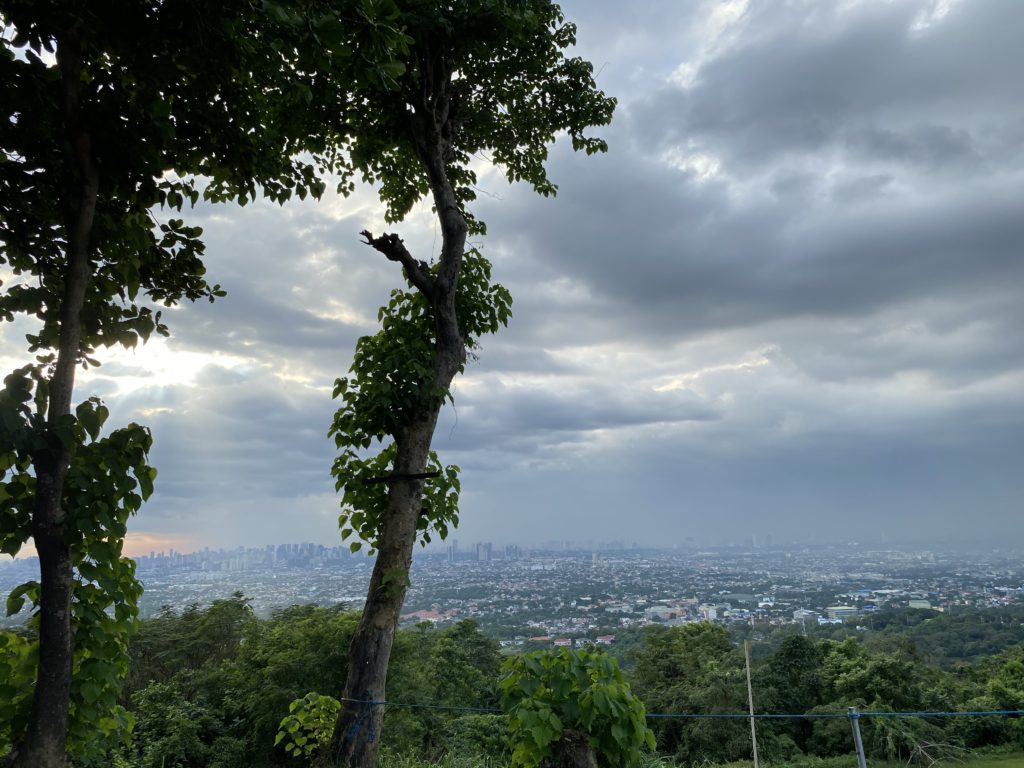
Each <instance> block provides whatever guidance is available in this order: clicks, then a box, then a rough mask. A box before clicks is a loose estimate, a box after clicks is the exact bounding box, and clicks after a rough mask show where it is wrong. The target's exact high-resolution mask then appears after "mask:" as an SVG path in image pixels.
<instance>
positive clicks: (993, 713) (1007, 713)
mask: <svg viewBox="0 0 1024 768" xmlns="http://www.w3.org/2000/svg"><path fill="white" fill-rule="evenodd" d="M340 701H344V702H348V703H349V704H362V705H364V706H365V707H366V709H365V711H364V713H363V715H361V716H360V718H359V720H357V721H356V723H355V724H354V725H353V726H352V727H353V728H356V727H357V726H359V727H361V726H362V722H361V721H362V719H363V718H364V717H366V715H367V714H369V713H370V712H371V709H370V708H371V707H376V706H382V707H396V708H399V709H433V710H440V711H444V712H483V713H486V714H497V715H500V714H502V712H503V710H500V709H494V708H491V707H454V706H446V705H443V704H412V703H404V702H397V701H368V700H363V699H340ZM646 716H647V717H648V718H650V719H652V720H653V719H693V720H696V719H720V720H748V719H750V718H751V717H754V718H755V719H757V720H784V719H790V720H794V719H797V720H798V719H807V720H813V719H829V718H839V717H842V718H854V717H1022V716H1024V709H991V710H978V711H968V712H805V713H803V714H796V713H783V714H775V713H766V712H765V713H755V714H754V715H750V714H749V713H732V712H728V713H724V712H723V713H717V714H711V713H694V712H649V713H647V715H646ZM356 733H358V729H357V730H356V731H355V732H354V733H353V734H352V735H353V736H354V735H355V734H356ZM370 734H371V738H370V741H373V738H372V734H373V718H370Z"/></svg>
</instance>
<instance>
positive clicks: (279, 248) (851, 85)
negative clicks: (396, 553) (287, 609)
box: [0, 0, 1024, 553]
mask: <svg viewBox="0 0 1024 768" xmlns="http://www.w3.org/2000/svg"><path fill="white" fill-rule="evenodd" d="M562 7H563V10H564V11H565V13H566V16H567V17H568V18H569V19H570V20H572V21H574V22H575V23H576V24H577V25H578V37H579V42H578V47H577V50H576V52H577V53H578V54H579V55H581V56H584V57H587V58H589V59H590V60H592V61H593V62H594V65H595V68H596V70H597V72H598V75H597V80H598V84H599V86H600V87H601V88H603V89H604V90H605V91H606V92H607V93H609V94H610V95H613V96H615V97H616V98H617V99H618V101H619V105H618V108H617V111H616V115H615V118H614V120H613V123H612V125H610V126H608V127H606V128H603V129H600V130H599V131H597V133H598V134H599V135H601V136H602V137H604V138H605V139H606V140H607V141H608V144H609V147H610V149H609V152H608V153H607V154H606V155H599V156H593V157H586V156H583V155H576V154H574V153H573V152H572V151H571V148H570V147H568V146H566V144H565V143H564V142H559V143H558V144H556V146H555V147H554V148H553V149H552V152H551V157H550V162H549V174H550V177H551V178H552V180H553V181H554V182H556V183H557V184H558V185H559V194H558V196H557V197H556V198H554V199H545V198H542V197H539V196H537V195H535V194H533V193H532V191H531V190H529V189H528V188H526V187H523V186H516V185H509V184H508V183H506V182H505V180H504V179H503V178H502V177H501V176H500V174H499V173H497V172H496V171H494V170H493V169H487V168H483V169H482V175H481V181H480V187H481V193H480V196H479V200H478V201H477V202H476V203H475V204H474V206H473V208H472V210H473V211H474V213H475V214H476V215H477V216H478V217H479V218H482V219H483V220H485V221H486V222H487V225H488V235H487V236H486V237H485V238H478V239H477V240H475V241H474V244H475V245H477V246H479V247H480V248H481V249H482V251H483V253H484V254H485V255H486V256H487V257H488V258H489V259H490V260H491V261H492V262H493V263H494V277H495V279H496V280H497V281H498V282H501V283H503V284H504V285H506V286H507V287H508V288H509V289H510V290H511V292H512V294H513V297H514V306H513V313H514V316H513V319H512V321H511V324H510V326H509V328H508V329H506V330H504V331H502V332H501V333H500V334H498V335H496V336H493V337H488V338H485V339H484V340H483V344H482V349H481V350H480V351H479V359H478V360H476V361H474V362H472V363H471V364H470V366H469V368H468V370H467V372H466V374H465V376H463V377H462V378H461V379H460V380H459V381H458V382H457V384H456V385H455V390H454V399H455V404H454V407H449V408H447V409H446V410H445V412H444V413H443V414H442V417H441V420H440V423H439V426H438V429H437V433H436V436H435V441H434V447H435V448H436V449H437V450H438V452H439V453H440V454H441V456H442V459H443V460H444V461H445V462H447V463H455V464H458V465H459V466H460V467H461V468H462V485H463V494H462V503H461V510H462V524H461V526H460V529H459V530H458V531H457V532H455V533H454V534H453V536H454V538H456V539H458V540H459V542H460V544H461V545H463V546H471V545H472V543H474V542H476V541H493V542H495V543H496V544H501V543H520V544H523V545H527V546H528V545H532V544H537V543H539V542H544V541H552V540H558V539H568V540H573V541H576V542H582V543H589V542H594V543H595V544H596V543H599V542H611V541H623V542H626V543H630V544H631V543H634V542H635V543H637V544H640V545H657V546H675V545H685V544H696V545H715V544H728V543H740V542H743V541H745V540H749V539H750V537H755V536H756V537H757V538H758V540H759V541H761V542H764V541H767V540H768V537H771V540H772V541H773V542H775V543H780V544H781V543H786V542H791V541H797V542H801V543H814V542H826V541H859V542H864V543H871V544H875V543H878V544H882V543H885V542H895V541H900V540H907V539H910V540H922V541H930V540H946V541H964V540H980V539H992V540H1002V541H1004V542H1015V543H1020V542H1021V541H1022V539H1024V525H1022V515H1021V512H1022V507H1024V450H1022V448H1024V333H1022V330H1024V302H1022V301H1021V288H1022V286H1024V258H1022V256H1024V195H1022V184H1024V86H1022V81H1021V79H1020V73H1021V72H1022V71H1024V46H1021V45H1020V44H1019V43H1020V30H1021V29H1022V28H1024V3H1020V2H1018V1H1017V0H970V1H969V2H968V1H967V0H959V1H954V0H892V1H891V2H884V1H882V0H864V1H862V2H857V1H856V0H843V1H842V2H839V1H838V0H835V1H833V0H822V1H821V2H809V1H807V0H789V2H781V1H777V0H772V1H770V2H768V1H765V2H757V1H756V0H750V1H749V2H745V1H743V0H731V1H730V2H685V3H680V2H678V0H639V1H638V2H634V3H630V4H628V5H624V4H622V3H621V2H613V0H566V2H564V3H562ZM157 216H158V217H163V218H168V217H169V215H167V214H164V213H160V212H158V213H157ZM188 221H189V223H190V224H198V225H200V226H202V227H203V228H204V230H205V241H206V243H207V259H206V264H207V267H208V271H209V277H210V278H211V280H212V281H214V282H219V283H221V284H222V285H223V287H224V288H225V289H226V290H227V291H228V295H227V297H226V298H224V299H222V300H219V301H217V302H216V303H215V304H212V305H211V304H208V303H205V302H204V303H202V304H197V305H195V306H185V307H181V308H177V309H174V310H171V311H169V312H167V313H165V314H166V319H167V322H168V323H169V325H170V328H171V331H172V337H171V338H170V339H169V340H166V341H164V340H159V341H154V342H151V343H150V344H149V345H148V346H147V347H146V348H145V349H141V350H139V351H137V352H110V353H105V354H103V356H102V357H101V359H102V360H103V361H104V364H103V365H102V367H100V368H99V369H96V370H95V371H90V372H89V373H88V375H85V376H82V377H81V378H80V380H79V387H78V390H77V392H78V395H79V397H80V398H84V397H86V396H88V395H90V394H98V395H100V396H102V397H103V398H104V399H105V401H106V402H107V404H108V405H109V406H110V408H111V411H112V417H111V422H110V423H111V424H112V425H117V424H122V423H126V422H128V421H132V420H134V421H138V422H140V423H144V424H147V425H149V426H150V427H151V428H152V430H153V433H154V438H155V447H154V451H153V454H152V456H151V458H152V463H154V464H155V466H157V467H158V469H159V472H160V474H159V477H158V478H157V492H156V494H155V495H154V496H153V498H152V499H151V500H150V501H149V503H148V504H147V505H146V506H145V507H144V508H143V510H142V511H141V512H140V514H139V515H138V516H137V518H136V519H135V520H134V521H133V523H132V533H131V534H130V537H131V539H130V540H131V547H130V549H131V550H134V551H135V552H136V553H138V552H145V551H149V550H151V549H153V550H157V551H159V550H161V549H167V548H170V547H173V548H175V549H178V550H185V551H189V550H191V549H196V548H200V547H203V546H210V547H211V548H216V547H234V546H237V545H246V546H258V545H263V544H268V543H278V542H298V541H313V542H319V543H323V544H336V543H340V537H339V535H338V528H337V516H338V512H339V507H338V498H337V496H336V494H335V492H334V488H333V481H332V479H331V477H330V473H329V469H330V465H331V461H332V458H333V454H334V448H333V445H332V443H331V442H330V441H329V440H328V438H327V429H328V425H329V423H330V420H331V416H332V414H333V412H334V409H335V408H336V403H334V402H333V401H332V400H331V389H332V385H333V382H334V380H335V378H336V377H338V376H341V375H344V374H345V372H346V371H347V369H348V366H349V364H350V362H351V354H352V350H353V348H354V345H355V342H356V340H357V338H358V337H359V336H361V335H364V334H368V333H373V332H374V331H375V329H376V309H377V307H378V306H379V305H381V304H382V303H385V302H386V301H387V298H388V294H389V292H390V290H391V289H392V288H393V287H396V286H398V285H399V284H400V283H401V276H400V274H399V272H398V269H397V265H395V264H394V263H391V262H388V261H386V260H384V259H383V258H382V257H381V256H380V255H379V254H376V253H375V252H374V251H372V250H371V249H370V248H368V247H367V246H365V245H363V244H361V241H360V238H359V235H358V233H359V232H360V230H362V229H369V230H370V231H372V232H374V233H378V234H379V233H381V232H384V231H393V232H397V233H398V234H400V235H401V236H402V237H403V238H404V239H405V240H406V243H407V245H408V246H409V248H410V250H411V251H412V252H413V253H414V255H415V256H416V257H417V258H422V259H429V258H431V257H433V256H436V255H437V254H438V251H439V248H440V234H439V232H438V230H437V227H436V226H435V225H434V222H433V218H432V216H431V214H430V211H429V208H427V207H425V206H424V207H421V208H419V209H417V210H416V211H415V212H414V213H413V214H412V215H411V216H410V217H409V218H408V219H407V220H406V221H405V222H403V223H401V224H399V225H394V226H390V227H388V226H386V225H385V224H384V218H383V210H382V208H381V206H380V205H379V204H378V203H377V200H376V196H375V193H374V191H373V190H372V189H366V188H361V189H358V190H357V191H356V193H355V194H354V195H353V196H351V197H350V198H348V199H341V198H335V197H333V196H330V195H328V197H327V198H325V199H324V200H323V201H321V202H319V203H312V202H305V203H302V202H294V203H289V204H287V205H286V206H284V207H283V208H282V207H278V206H275V205H272V204H266V203H257V204H251V205H249V206H246V207H245V208H239V207H237V206H227V205H221V206H210V205H200V206H198V207H197V208H196V209H195V210H194V211H192V212H190V213H189V215H188ZM24 330H25V329H24V328H22V327H21V326H13V327H12V326H8V327H7V328H5V329H3V331H2V333H3V336H2V342H0V344H2V345H0V358H2V360H0V361H2V362H4V363H5V364H6V367H8V368H9V367H12V366H13V365H16V364H18V363H20V362H21V361H24V360H25V359H27V357H28V355H27V353H25V352H24V351H23V349H22V348H23V346H24V345H23V343H22V339H23V335H22V334H23V333H24Z"/></svg>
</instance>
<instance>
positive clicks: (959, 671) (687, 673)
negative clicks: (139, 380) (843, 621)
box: [97, 594, 1024, 768]
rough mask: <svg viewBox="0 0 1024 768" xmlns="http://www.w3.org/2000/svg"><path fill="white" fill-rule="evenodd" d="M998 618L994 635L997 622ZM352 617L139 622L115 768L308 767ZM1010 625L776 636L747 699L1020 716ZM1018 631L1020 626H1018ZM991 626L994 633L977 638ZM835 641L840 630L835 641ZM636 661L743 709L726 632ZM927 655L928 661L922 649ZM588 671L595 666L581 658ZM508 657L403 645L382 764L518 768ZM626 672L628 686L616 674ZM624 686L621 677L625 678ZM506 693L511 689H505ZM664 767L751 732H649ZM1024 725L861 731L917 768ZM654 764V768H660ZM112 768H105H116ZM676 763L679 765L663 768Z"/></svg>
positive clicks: (655, 695)
mask: <svg viewBox="0 0 1024 768" xmlns="http://www.w3.org/2000/svg"><path fill="white" fill-rule="evenodd" d="M993 619H994V620H993ZM357 622H358V614H356V613H353V612H351V611H345V610H341V609H334V608H320V607H316V606H293V607H290V608H285V609H281V610H279V611H276V612H275V613H273V614H272V615H271V616H270V617H269V618H268V619H259V618H257V617H256V616H254V615H253V612H252V610H251V609H250V607H249V605H248V602H247V600H246V599H245V598H244V597H243V596H242V595H241V594H236V595H235V596H233V597H232V598H231V599H228V600H221V601H217V602H215V603H214V604H213V605H211V606H209V607H208V608H199V607H195V606H193V607H191V608H188V609H186V610H184V611H180V612H178V611H174V610H170V609H166V610H164V611H162V612H161V613H159V614H158V615H157V616H155V617H154V618H152V619H148V620H145V621H143V622H142V623H141V626H140V629H139V631H138V633H137V634H136V635H135V637H134V638H133V640H132V644H131V652H130V657H131V667H130V672H129V676H128V678H127V682H126V685H125V689H124V691H123V704H124V706H125V708H126V709H127V710H128V712H130V713H131V715H132V716H133V717H134V719H135V728H134V734H133V739H132V740H131V746H128V747H125V746H115V747H114V748H113V749H114V752H115V753H116V754H117V761H118V763H119V764H120V765H121V766H125V767H127V766H132V767H133V768H134V767H137V768H186V766H187V767H188V768H204V767H209V768H241V767H242V766H254V767H258V766H267V767H269V766H300V765H308V764H309V762H308V760H307V759H306V758H304V757H301V756H300V757H293V756H290V755H289V754H287V753H286V752H285V750H284V748H283V746H282V745H275V740H276V735H277V732H278V728H279V726H280V723H281V720H282V719H283V718H284V717H285V716H286V715H287V714H288V711H289V705H290V704H291V703H292V702H293V701H295V700H296V699H301V698H302V697H303V696H305V695H306V694H307V693H309V692H311V691H313V692H317V693H319V694H324V695H332V696H339V695H340V693H341V691H342V687H343V684H344V680H345V675H346V671H347V670H346V666H347V649H348V645H349V642H350V640H351V637H352V634H353V632H354V631H355V628H356V624H357ZM1007 623H1008V622H1007V616H1006V615H1003V616H1002V619H1001V620H1000V614H998V613H994V612H979V613H977V614H976V615H974V617H973V619H971V620H968V619H967V617H966V616H965V617H964V618H962V619H961V618H955V617H954V618H947V617H943V616H941V615H935V614H930V615H919V614H914V615H911V618H910V621H909V623H908V621H907V615H906V614H904V617H903V620H902V621H895V620H893V621H885V622H884V625H883V626H882V629H881V630H880V631H875V632H860V633H857V634H856V636H851V637H848V638H846V639H841V640H840V639H831V638H824V639H822V638H813V637H803V636H802V635H797V634H793V633H792V632H791V631H790V630H789V629H788V628H780V630H778V631H777V633H776V634H775V635H770V636H766V637H763V640H762V641H760V642H755V646H754V647H755V649H758V650H759V653H756V654H755V663H754V670H753V687H754V695H755V703H756V706H757V709H758V711H759V712H768V713H793V714H802V713H812V714H813V713H823V712H845V711H846V708H847V707H848V706H858V707H860V708H861V709H862V710H864V711H870V712H886V711H901V712H902V711H980V710H1017V709H1021V708H1024V644H1021V643H1019V642H1015V643H1013V644H1005V645H1002V646H1000V645H999V643H998V641H999V638H1001V637H1005V633H1003V632H1001V631H1000V630H999V628H1000V627H1002V628H1003V629H1005V628H1006V626H1007ZM1016 623H1017V626H1018V627H1019V617H1018V618H1017V622H1016ZM979 627H981V628H985V627H988V629H987V630H986V629H980V630H979ZM839 629H840V628H832V630H831V631H832V632H838V631H839ZM979 633H980V640H979V642H981V641H984V642H981V645H980V646H979V647H981V648H983V649H984V651H985V653H986V654H990V655H975V656H972V657H970V658H968V659H966V660H964V659H958V660H956V661H955V662H954V663H950V662H949V661H948V659H946V658H945V657H939V658H938V659H937V661H938V662H940V663H935V661H934V660H932V659H930V658H928V656H929V655H931V654H928V655H926V654H924V653H922V651H921V648H929V647H932V646H933V645H935V644H936V643H937V641H938V637H939V636H940V635H941V636H944V637H945V639H946V641H947V642H948V644H949V647H951V648H954V649H957V648H963V647H966V644H967V643H968V641H969V639H970V638H976V639H977V638H978V637H979ZM633 639H634V640H635V642H631V643H629V644H627V645H626V646H623V647H619V648H618V649H617V650H619V652H620V653H622V654H623V656H624V658H623V668H624V669H625V673H624V676H625V678H626V681H627V682H628V683H629V684H630V686H631V689H632V692H633V694H635V695H636V696H637V697H638V698H639V699H640V700H641V701H642V702H643V703H644V705H645V706H646V710H647V712H649V713H680V714H686V713H691V714H692V713H700V714H710V713H741V712H744V711H745V710H746V689H745V678H744V666H743V653H742V649H741V648H740V647H739V646H738V644H737V642H736V637H735V636H732V637H731V636H730V634H729V632H728V631H727V630H726V629H725V628H723V627H721V626H719V625H714V624H706V623H702V624H690V625H685V626H681V627H671V628H667V627H657V626H653V627H647V628H645V629H644V630H642V631H641V632H639V633H637V635H636V636H635V637H634V638H633ZM919 640H920V641H921V645H920V646H918V644H917V643H918V641H919ZM584 656H585V655H584ZM502 661H503V659H502V654H501V652H500V649H499V647H498V644H497V643H496V642H495V641H493V640H491V639H489V638H488V637H486V636H485V635H484V634H483V633H482V632H481V631H480V629H479V627H478V626H477V625H476V624H475V623H474V622H473V621H462V622H459V623H456V624H454V625H452V626H448V627H442V628H435V627H433V626H431V625H429V624H421V625H418V626H416V627H415V628H411V629H405V630H401V631H400V632H399V633H398V635H397V638H396V644H395V650H394V655H393V661H392V667H391V670H390V672H389V675H388V689H387V690H388V693H387V699H388V700H389V701H391V702H396V703H401V704H406V705H418V706H401V707H400V706H391V707H388V708H387V711H386V716H385V717H386V727H385V728H384V729H383V731H382V733H380V734H377V736H378V737H379V738H380V740H381V746H382V748H383V750H384V752H383V753H382V754H383V755H384V757H383V759H382V762H383V763H384V764H394V765H399V764H410V765H411V764H413V763H412V762H411V761H413V760H425V761H438V762H440V761H445V760H449V761H450V760H467V759H471V760H472V761H473V764H476V765H484V764H493V765H506V764H508V763H509V762H510V761H511V759H512V745H510V743H509V733H510V730H509V725H508V722H509V721H508V718H506V717H505V716H504V715H502V714H499V713H498V710H500V706H501V695H500V690H501V689H500V686H499V680H500V679H501V677H502V675H503V674H508V671H509V670H512V669H513V668H515V667H522V666H523V665H522V663H521V662H515V663H507V664H506V665H505V668H504V669H505V671H503V668H502ZM615 674H616V675H617V674H618V673H617V672H616V673H615ZM616 679H618V678H616ZM506 690H508V687H507V686H506ZM649 724H650V725H651V727H652V729H653V730H654V732H655V735H656V740H657V747H656V750H657V754H659V755H661V756H663V757H664V758H666V759H671V760H672V761H673V762H678V763H680V764H694V763H702V762H705V761H710V762H727V761H732V760H741V759H744V758H747V759H749V752H750V732H749V725H748V722H747V721H746V720H745V719H705V718H701V719H686V718H655V719H651V720H650V721H649ZM1022 726H1024V721H1022V720H1020V719H1017V718H1011V717H991V716H990V717H945V718H904V717H870V718H864V719H863V721H862V729H863V732H864V739H865V744H866V748H867V749H868V751H869V754H870V755H873V756H875V757H878V758H891V759H900V760H903V761H906V760H908V759H910V758H912V757H914V756H915V755H917V756H918V757H921V758H924V754H925V753H927V754H928V755H931V756H933V757H934V756H935V755H936V754H939V753H943V752H948V751H949V750H951V749H956V748H966V749H975V748H978V747H995V746H1004V747H1007V748H1014V749H1024V727H1022ZM758 736H759V746H760V751H761V754H762V758H763V759H764V760H766V761H769V762H775V763H776V764H777V763H780V762H790V761H794V760H800V759H802V758H803V756H817V757H820V758H829V757H831V756H839V755H846V756H849V755H850V754H851V753H852V750H853V746H852V741H851V737H850V726H849V723H848V721H847V720H846V719H845V718H838V719H799V718H793V719H779V720H761V721H759V723H758ZM652 759H653V757H652ZM405 761H410V762H408V763H406V762H405ZM113 762H114V758H113V756H112V755H109V756H107V757H106V758H104V762H102V763H97V764H104V765H108V764H112V763H113ZM666 764H668V763H666Z"/></svg>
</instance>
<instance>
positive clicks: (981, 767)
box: [378, 753, 1024, 768]
mask: <svg viewBox="0 0 1024 768" xmlns="http://www.w3.org/2000/svg"><path fill="white" fill-rule="evenodd" d="M378 766H379V768H508V763H507V762H503V761H500V760H484V759H480V758H470V757H458V756H454V755H449V756H448V757H445V758H444V759H442V760H440V761H437V762H430V763H425V762H422V761H420V760H417V759H416V758H412V757H402V756H398V755H389V754H387V753H383V754H381V757H380V760H379V761H378ZM856 766H857V758H856V756H854V755H853V754H851V755H849V756H848V757H846V756H844V757H831V758H825V759H817V760H816V759H814V758H810V759H804V760H801V761H799V762H796V763H794V764H793V765H792V766H788V765H770V766H765V768H856ZM639 768H752V763H751V762H750V761H749V760H747V761H740V762H735V763H728V764H725V765H712V764H710V763H709V764H705V765H703V766H683V765H680V764H677V763H675V762H673V761H671V760H669V759H666V758H660V757H653V756H648V757H647V758H646V759H645V761H644V762H643V763H641V765H640V766H639ZM868 768H907V765H906V763H889V762H883V761H880V760H868ZM934 768H1024V753H1015V754H1004V753H996V754H983V755H977V756H972V755H970V754H967V755H964V758H963V760H962V761H961V762H957V761H945V762H941V763H936V764H935V766H934Z"/></svg>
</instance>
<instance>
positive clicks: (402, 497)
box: [331, 412, 437, 767]
mask: <svg viewBox="0 0 1024 768" xmlns="http://www.w3.org/2000/svg"><path fill="white" fill-rule="evenodd" d="M436 421H437V413H436V412H435V413H433V414H425V418H424V419H423V421H421V422H418V423H417V424H415V425H413V426H411V427H410V428H409V430H408V431H407V433H406V434H405V435H404V436H403V439H402V440H400V441H397V453H396V456H395V463H394V472H395V474H414V473H418V472H422V471H423V470H424V468H425V467H426V462H427V456H428V454H429V451H430V440H431V438H432V437H433V434H434V424H435V423H436ZM422 486H423V481H422V480H407V479H403V480H397V481H395V482H393V483H392V484H391V486H390V489H389V492H388V511H387V518H386V520H385V522H384V529H383V530H382V531H381V535H380V540H379V547H378V550H377V561H376V562H375V563H374V566H373V575H372V576H371V577H370V587H369V591H368V592H367V595H366V605H365V606H364V608H363V616H362V619H361V620H360V622H359V627H358V628H357V629H356V633H355V635H354V636H353V638H352V645H351V646H350V648H349V661H348V676H347V678H346V680H345V694H344V698H345V700H343V701H342V710H341V714H340V715H339V717H338V723H337V725H336V726H335V729H334V736H333V740H332V744H331V762H332V763H333V764H334V765H341V766H367V767H369V766H373V765H375V763H376V759H377V745H378V738H379V735H380V732H381V727H382V721H383V717H384V708H383V707H382V706H379V705H373V704H368V703H365V702H377V701H383V700H384V695H385V686H386V683H387V672H388V662H389V661H390V659H391V647H392V644H393V643H394V639H395V630H396V628H397V627H398V620H399V615H400V613H401V610H402V604H403V603H404V602H405V592H406V588H407V587H408V583H409V582H408V576H409V567H410V566H411V565H412V551H413V548H414V546H415V545H416V523H417V521H418V520H419V515H420V508H421V506H422V500H421V495H422Z"/></svg>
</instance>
